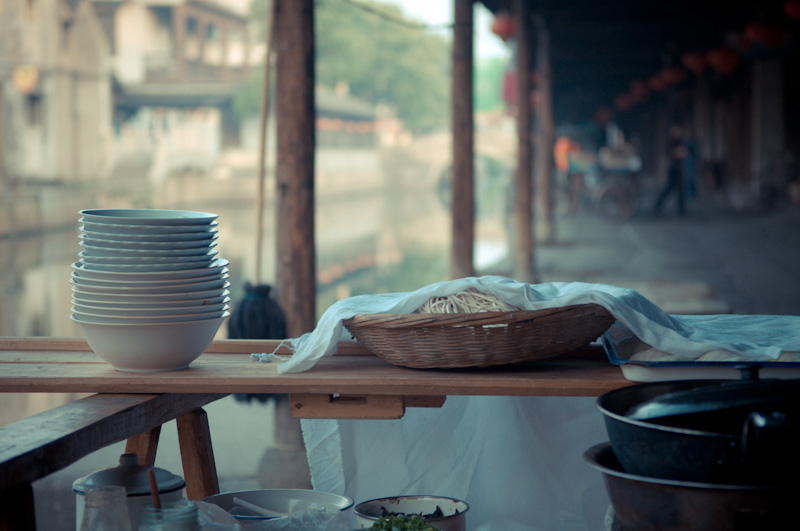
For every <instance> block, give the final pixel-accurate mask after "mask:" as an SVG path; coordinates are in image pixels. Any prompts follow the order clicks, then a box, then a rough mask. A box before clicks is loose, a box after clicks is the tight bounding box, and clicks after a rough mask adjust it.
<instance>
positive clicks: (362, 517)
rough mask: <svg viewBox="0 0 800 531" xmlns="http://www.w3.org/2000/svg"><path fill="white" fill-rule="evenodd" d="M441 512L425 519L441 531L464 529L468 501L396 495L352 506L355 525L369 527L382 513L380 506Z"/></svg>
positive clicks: (399, 510) (407, 511) (392, 509)
mask: <svg viewBox="0 0 800 531" xmlns="http://www.w3.org/2000/svg"><path fill="white" fill-rule="evenodd" d="M437 507H439V508H441V510H442V514H443V516H440V517H433V518H426V519H425V521H426V522H427V523H429V524H430V525H432V526H433V527H435V528H436V529H439V530H441V531H466V530H467V516H466V512H467V511H468V510H469V505H467V503H466V502H463V501H461V500H457V499H455V498H445V497H442V496H395V497H391V498H377V499H374V500H369V501H365V502H361V503H359V504H358V505H356V506H355V509H353V510H354V512H355V513H356V520H357V521H358V526H357V527H358V529H369V528H370V527H372V524H374V523H375V522H376V521H377V520H378V518H380V516H381V515H382V509H386V511H388V512H389V513H397V514H408V515H412V514H422V515H428V514H433V513H434V511H436V508H437Z"/></svg>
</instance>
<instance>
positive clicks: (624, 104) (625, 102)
mask: <svg viewBox="0 0 800 531" xmlns="http://www.w3.org/2000/svg"><path fill="white" fill-rule="evenodd" d="M631 107H633V98H631V95H630V94H620V95H619V96H617V97H616V98H614V108H615V109H616V110H618V111H620V112H625V111H627V110H629V109H630V108H631Z"/></svg>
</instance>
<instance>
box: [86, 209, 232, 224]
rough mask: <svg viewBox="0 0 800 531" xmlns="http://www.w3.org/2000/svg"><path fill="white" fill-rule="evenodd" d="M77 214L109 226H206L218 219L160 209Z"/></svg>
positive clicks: (190, 211) (91, 211)
mask: <svg viewBox="0 0 800 531" xmlns="http://www.w3.org/2000/svg"><path fill="white" fill-rule="evenodd" d="M78 214H80V216H81V219H83V220H90V221H91V220H97V221H99V222H100V223H107V224H109V225H125V224H128V225H207V224H209V223H211V222H212V221H214V220H216V219H217V218H218V217H219V214H212V213H210V212H197V211H193V210H165V209H160V208H87V209H83V210H79V211H78Z"/></svg>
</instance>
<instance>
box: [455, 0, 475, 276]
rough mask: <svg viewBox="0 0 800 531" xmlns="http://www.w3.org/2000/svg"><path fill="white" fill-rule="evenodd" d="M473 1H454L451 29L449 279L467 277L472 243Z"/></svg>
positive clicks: (471, 272) (473, 217)
mask: <svg viewBox="0 0 800 531" xmlns="http://www.w3.org/2000/svg"><path fill="white" fill-rule="evenodd" d="M472 4H473V0H455V2H454V7H455V16H454V21H455V24H454V28H453V79H452V83H453V87H452V89H453V93H452V95H453V100H452V101H453V107H452V111H453V112H452V121H453V180H452V192H453V193H452V197H453V201H452V204H451V210H452V212H451V217H452V255H451V260H450V276H451V278H463V277H470V276H473V275H474V274H475V271H474V268H473V254H474V240H475V184H474V173H475V172H474V162H473V159H474V116H473V108H472V96H473V86H472V85H473V83H472V71H473V59H472V48H473V30H472V27H473V11H472Z"/></svg>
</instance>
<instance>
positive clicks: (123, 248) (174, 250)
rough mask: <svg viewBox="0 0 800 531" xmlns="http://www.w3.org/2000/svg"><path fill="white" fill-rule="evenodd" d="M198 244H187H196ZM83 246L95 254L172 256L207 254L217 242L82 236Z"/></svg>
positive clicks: (211, 240)
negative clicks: (125, 239)
mask: <svg viewBox="0 0 800 531" xmlns="http://www.w3.org/2000/svg"><path fill="white" fill-rule="evenodd" d="M194 243H196V244H197V245H187V244H194ZM80 244H81V247H83V248H84V250H86V252H89V251H91V254H93V255H94V256H125V255H131V256H134V255H141V254H150V255H153V256H159V255H163V256H170V255H179V256H186V255H195V254H205V253H207V252H208V251H210V250H211V249H212V248H213V247H216V245H217V243H216V242H215V241H214V238H211V239H210V240H199V241H198V240H193V241H190V242H177V244H176V245H173V244H172V243H165V242H155V243H147V242H119V241H116V240H97V239H91V238H81V239H80Z"/></svg>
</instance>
